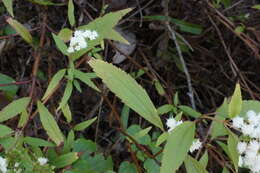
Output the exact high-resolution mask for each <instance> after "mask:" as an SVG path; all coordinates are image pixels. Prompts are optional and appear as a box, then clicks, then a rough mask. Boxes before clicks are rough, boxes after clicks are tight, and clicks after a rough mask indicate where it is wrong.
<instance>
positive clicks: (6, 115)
mask: <svg viewBox="0 0 260 173" xmlns="http://www.w3.org/2000/svg"><path fill="white" fill-rule="evenodd" d="M29 102H30V98H29V97H24V98H21V99H18V100H15V101H13V102H12V103H10V104H9V105H7V106H6V107H5V108H4V109H3V110H1V111H0V122H3V121H6V120H9V119H10V118H13V117H15V116H16V115H17V114H19V113H21V112H22V111H24V110H25V109H26V107H27V105H28V104H29Z"/></svg>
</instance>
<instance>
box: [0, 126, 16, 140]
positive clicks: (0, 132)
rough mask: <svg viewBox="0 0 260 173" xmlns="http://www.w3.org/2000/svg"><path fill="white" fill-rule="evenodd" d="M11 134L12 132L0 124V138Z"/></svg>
mask: <svg viewBox="0 0 260 173" xmlns="http://www.w3.org/2000/svg"><path fill="white" fill-rule="evenodd" d="M11 133H13V130H12V129H11V128H9V127H7V126H5V125H2V124H0V138H3V137H5V136H7V135H9V134H11Z"/></svg>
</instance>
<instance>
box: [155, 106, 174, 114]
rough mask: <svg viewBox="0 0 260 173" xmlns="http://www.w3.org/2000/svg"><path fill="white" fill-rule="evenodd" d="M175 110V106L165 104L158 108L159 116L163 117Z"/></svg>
mask: <svg viewBox="0 0 260 173" xmlns="http://www.w3.org/2000/svg"><path fill="white" fill-rule="evenodd" d="M173 109H174V106H173V105H171V104H165V105H162V106H160V107H159V108H157V112H158V114H159V115H162V114H167V113H169V112H171V111H172V110H173Z"/></svg>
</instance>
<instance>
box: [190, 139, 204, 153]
mask: <svg viewBox="0 0 260 173" xmlns="http://www.w3.org/2000/svg"><path fill="white" fill-rule="evenodd" d="M201 147H202V143H201V142H200V140H199V139H197V140H196V141H193V142H192V145H191V147H190V152H191V153H192V152H193V151H195V150H198V149H200V148H201Z"/></svg>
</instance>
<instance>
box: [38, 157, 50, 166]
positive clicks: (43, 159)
mask: <svg viewBox="0 0 260 173" xmlns="http://www.w3.org/2000/svg"><path fill="white" fill-rule="evenodd" d="M38 162H39V163H40V165H41V166H42V165H45V164H46V163H47V162H48V159H47V158H44V157H39V158H38Z"/></svg>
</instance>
